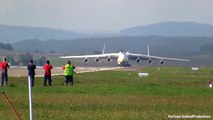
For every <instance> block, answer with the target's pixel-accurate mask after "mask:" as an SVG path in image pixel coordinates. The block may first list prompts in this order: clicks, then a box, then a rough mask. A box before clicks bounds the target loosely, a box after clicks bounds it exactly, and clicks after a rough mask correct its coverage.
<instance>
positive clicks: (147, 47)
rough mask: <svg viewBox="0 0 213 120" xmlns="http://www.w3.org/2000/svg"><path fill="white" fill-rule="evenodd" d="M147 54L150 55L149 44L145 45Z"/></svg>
mask: <svg viewBox="0 0 213 120" xmlns="http://www.w3.org/2000/svg"><path fill="white" fill-rule="evenodd" d="M147 55H148V56H150V52H149V45H147Z"/></svg>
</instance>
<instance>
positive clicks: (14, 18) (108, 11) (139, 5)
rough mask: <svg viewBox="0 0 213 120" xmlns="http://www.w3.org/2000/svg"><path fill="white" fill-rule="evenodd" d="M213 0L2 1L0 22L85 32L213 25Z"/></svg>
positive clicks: (0, 1)
mask: <svg viewBox="0 0 213 120" xmlns="http://www.w3.org/2000/svg"><path fill="white" fill-rule="evenodd" d="M212 5H213V0H0V24H6V25H18V26H33V27H49V28H57V29H64V30H72V31H76V32H82V33H117V32H119V31H120V30H121V29H124V28H130V27H134V26H140V25H148V24H153V23H158V22H167V21H194V22H199V23H206V24H212V25H213V7H212Z"/></svg>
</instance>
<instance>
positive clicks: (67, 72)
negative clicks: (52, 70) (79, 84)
mask: <svg viewBox="0 0 213 120" xmlns="http://www.w3.org/2000/svg"><path fill="white" fill-rule="evenodd" d="M62 69H63V70H64V76H65V78H64V82H65V85H68V84H70V85H73V74H74V69H75V66H73V65H72V64H71V62H70V61H67V64H66V65H64V66H63V67H62Z"/></svg>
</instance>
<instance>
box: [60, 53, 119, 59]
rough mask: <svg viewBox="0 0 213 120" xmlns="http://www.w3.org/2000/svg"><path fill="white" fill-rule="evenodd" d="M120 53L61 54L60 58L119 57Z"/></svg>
mask: <svg viewBox="0 0 213 120" xmlns="http://www.w3.org/2000/svg"><path fill="white" fill-rule="evenodd" d="M118 56H119V53H107V54H96V55H79V56H60V58H105V57H118Z"/></svg>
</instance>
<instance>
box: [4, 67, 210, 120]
mask: <svg viewBox="0 0 213 120" xmlns="http://www.w3.org/2000/svg"><path fill="white" fill-rule="evenodd" d="M142 71H143V72H149V74H150V75H149V76H148V77H147V78H140V77H138V75H137V74H138V72H142ZM129 73H130V75H129ZM209 79H213V68H200V69H199V70H198V71H197V72H192V71H191V69H190V68H189V67H162V68H161V69H160V70H158V68H157V67H147V68H143V69H142V68H141V69H140V70H137V71H128V70H125V71H102V72H94V73H84V74H79V75H77V76H75V82H74V86H64V84H63V76H55V77H53V86H51V87H43V86H42V83H43V78H36V81H35V87H33V90H32V92H33V108H34V119H35V120H48V119H49V120H141V119H147V120H159V119H160V120H161V119H169V118H168V115H207V116H211V118H212V117H213V88H208V87H207V82H208V80H209ZM27 84H28V83H27V78H24V77H21V78H9V86H7V87H0V92H3V91H4V92H5V93H6V95H7V96H8V98H9V99H10V101H11V102H12V103H13V105H14V106H15V108H16V109H17V111H18V113H19V114H20V115H21V118H22V119H23V120H28V119H29V106H28V104H29V102H28V87H27ZM0 119H1V120H14V119H16V116H15V114H14V113H13V111H12V110H11V109H10V107H9V106H8V104H7V103H6V102H5V100H4V99H3V98H2V97H0Z"/></svg>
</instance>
